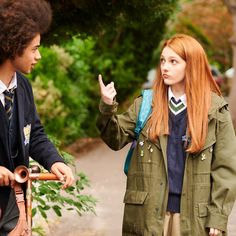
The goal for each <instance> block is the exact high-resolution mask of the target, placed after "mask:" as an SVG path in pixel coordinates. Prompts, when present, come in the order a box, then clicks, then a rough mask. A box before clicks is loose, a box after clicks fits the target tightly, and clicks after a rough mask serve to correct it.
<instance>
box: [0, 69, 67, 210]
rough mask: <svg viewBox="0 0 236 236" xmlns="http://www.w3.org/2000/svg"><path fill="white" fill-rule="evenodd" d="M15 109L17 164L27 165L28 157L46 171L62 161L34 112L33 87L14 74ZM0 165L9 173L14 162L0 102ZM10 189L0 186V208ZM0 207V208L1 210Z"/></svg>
mask: <svg viewBox="0 0 236 236" xmlns="http://www.w3.org/2000/svg"><path fill="white" fill-rule="evenodd" d="M15 96H16V101H17V110H18V136H19V140H18V146H19V147H18V148H19V159H18V161H17V163H19V164H20V165H25V166H29V157H31V158H33V159H34V160H35V161H37V162H38V163H39V164H41V165H42V166H43V167H44V168H46V169H47V170H50V168H51V166H52V165H53V163H55V162H64V161H63V159H62V158H61V157H60V155H59V153H58V152H57V150H56V148H55V147H54V145H53V144H52V143H51V142H50V141H49V139H48V138H47V136H46V134H45V133H44V129H43V127H42V125H41V122H40V119H39V117H38V114H37V112H36V108H35V104H34V98H33V92H32V87H31V85H30V83H29V81H28V80H27V79H26V78H25V77H24V76H23V75H22V74H20V73H18V72H17V88H16V91H15ZM0 106H1V107H0V166H5V167H6V168H8V169H9V170H11V171H12V172H13V171H14V168H13V163H12V160H11V157H10V151H9V141H8V122H7V121H8V117H7V114H6V112H5V110H4V107H3V105H2V103H1V102H0ZM9 191H10V187H0V207H1V206H2V207H3V206H5V204H6V202H4V201H3V200H4V199H5V201H6V200H7V199H8V194H9ZM2 207H1V208H2Z"/></svg>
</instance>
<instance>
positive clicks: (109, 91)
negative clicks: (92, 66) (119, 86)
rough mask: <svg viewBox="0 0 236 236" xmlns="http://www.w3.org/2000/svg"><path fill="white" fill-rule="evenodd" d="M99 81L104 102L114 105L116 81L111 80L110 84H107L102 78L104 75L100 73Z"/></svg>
mask: <svg viewBox="0 0 236 236" xmlns="http://www.w3.org/2000/svg"><path fill="white" fill-rule="evenodd" d="M98 82H99V85H100V91H101V98H102V100H103V102H105V103H106V104H108V105H112V103H113V99H114V97H115V96H116V94H117V93H116V90H115V87H114V83H113V82H111V83H109V84H108V85H105V84H104V83H103V80H102V75H98Z"/></svg>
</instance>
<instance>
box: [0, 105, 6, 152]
mask: <svg viewBox="0 0 236 236" xmlns="http://www.w3.org/2000/svg"><path fill="white" fill-rule="evenodd" d="M7 123H8V119H7V115H6V112H5V109H4V107H3V105H2V103H1V101H0V139H1V140H2V143H3V145H4V147H6V148H7V147H8V132H7V129H8V125H7ZM7 150H8V148H7Z"/></svg>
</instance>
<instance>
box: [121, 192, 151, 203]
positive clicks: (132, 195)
mask: <svg viewBox="0 0 236 236" xmlns="http://www.w3.org/2000/svg"><path fill="white" fill-rule="evenodd" d="M147 195H148V192H142V191H135V190H126V193H125V196H124V203H127V204H136V205H142V204H144V202H145V199H146V198H147Z"/></svg>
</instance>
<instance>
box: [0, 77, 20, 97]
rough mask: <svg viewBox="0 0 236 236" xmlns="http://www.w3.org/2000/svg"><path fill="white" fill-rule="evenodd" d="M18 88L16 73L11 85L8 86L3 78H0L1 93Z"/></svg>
mask: <svg viewBox="0 0 236 236" xmlns="http://www.w3.org/2000/svg"><path fill="white" fill-rule="evenodd" d="M12 88H13V89H16V88H17V76H16V73H15V74H14V76H13V78H12V80H11V82H10V84H9V86H8V87H7V86H6V85H5V84H4V83H3V82H2V81H1V80H0V94H2V93H3V92H4V91H5V90H10V89H12Z"/></svg>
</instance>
